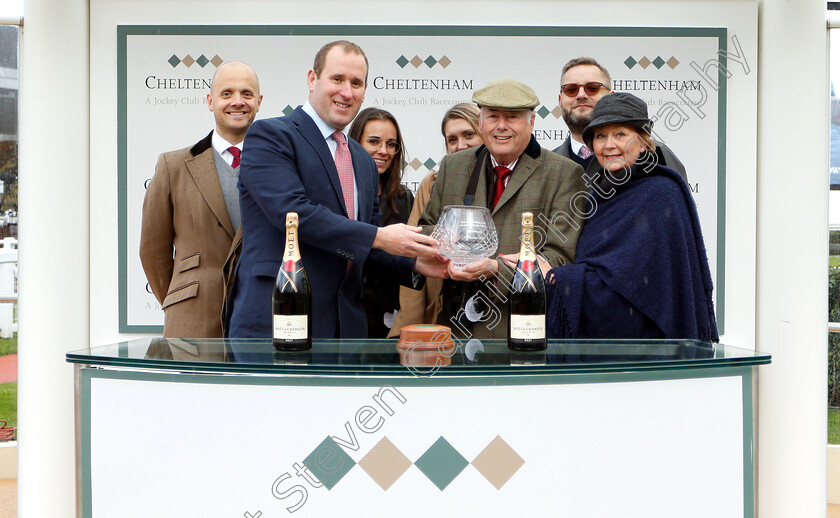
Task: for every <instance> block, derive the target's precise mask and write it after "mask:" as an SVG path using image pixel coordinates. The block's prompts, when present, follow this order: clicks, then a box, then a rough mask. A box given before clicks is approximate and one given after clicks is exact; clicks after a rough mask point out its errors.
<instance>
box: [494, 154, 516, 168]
mask: <svg viewBox="0 0 840 518" xmlns="http://www.w3.org/2000/svg"><path fill="white" fill-rule="evenodd" d="M517 162H519V157H516V160H514V161H513V162H511V163H509V164H500V163H499V162H498V160H496V157H494V156H493V155H490V164H491V165H492V166H493V168H494V169H495V168H496V167H499V166H500V165H503V166H505V167H507V168H508V169H509V170H511V171H513V168H514V167H516V163H517Z"/></svg>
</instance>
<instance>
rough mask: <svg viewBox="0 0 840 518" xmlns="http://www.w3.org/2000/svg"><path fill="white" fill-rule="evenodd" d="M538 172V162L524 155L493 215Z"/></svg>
mask: <svg viewBox="0 0 840 518" xmlns="http://www.w3.org/2000/svg"><path fill="white" fill-rule="evenodd" d="M536 170H537V161H536V160H534V159H533V158H531V156H530V155H529V154H528V153H522V155H520V157H519V162H517V163H516V167H515V168H514V169H513V174H511V175H510V180H508V184H507V187H505V192H503V193H502V197H501V198H499V203H497V204H496V208H495V209H493V214H495V213H496V212H498V211H499V210H501V208H502V207H504V205H505V203H507V201H508V200H510V199H511V198H514V197H515V196H516V194H517V193H518V192H519V190H520V189H522V186H524V185H525V182H526V181H528V178H530V177H531V175H532V174H534V171H536ZM477 198H478V197H476V199H477ZM485 206H486V205H485Z"/></svg>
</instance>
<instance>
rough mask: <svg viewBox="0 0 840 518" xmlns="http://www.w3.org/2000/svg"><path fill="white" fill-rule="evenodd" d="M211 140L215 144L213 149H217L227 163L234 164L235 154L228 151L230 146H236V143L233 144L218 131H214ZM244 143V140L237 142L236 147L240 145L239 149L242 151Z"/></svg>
mask: <svg viewBox="0 0 840 518" xmlns="http://www.w3.org/2000/svg"><path fill="white" fill-rule="evenodd" d="M210 140H211V143H212V145H213V149H215V150H216V153H218V154H219V156H221V157H222V159H223V160H224V161H225V162H226V163H227V165H232V164H233V154H232V153H231V152H230V151H228V148H229V147H231V146H234V144H231V143H230V142H228V141H227V140H225V139H224V138H222V137H221V136H220V135H219V133H218V132H216V131H213V136H212V137H211V139H210ZM242 144H244V141H243V142H240V143H239V144H236V145H235V146H234V147H238V148H239V151H242Z"/></svg>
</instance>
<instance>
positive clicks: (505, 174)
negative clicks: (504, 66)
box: [419, 79, 587, 338]
mask: <svg viewBox="0 0 840 518" xmlns="http://www.w3.org/2000/svg"><path fill="white" fill-rule="evenodd" d="M472 100H473V102H474V103H476V104H477V105H478V106H479V108H480V109H481V115H480V118H479V131H480V132H481V136H482V138H483V139H484V145H483V146H481V147H478V148H473V149H466V150H463V151H459V152H457V153H454V154H451V155H447V156H446V157H444V159H443V161H442V162H441V163H440V171H439V172H438V177H437V180H435V184H434V188H433V189H432V194H431V198H430V199H429V202H428V204H427V205H426V210H425V211H424V213H423V215H422V216H421V218H420V223H419V224H420V225H421V226H423V231H424V232H426V233H430V232H432V230H433V229H434V225H435V224H436V223H437V221H438V217H439V216H440V213H441V210H442V209H443V208H444V207H446V206H447V205H474V206H481V207H487V208H488V209H489V210H490V212H491V214H492V217H493V223H494V224H495V226H496V231H497V233H498V238H499V248H498V250H497V252H498V253H500V254H514V253H517V252H519V247H520V241H519V236H520V231H521V220H522V213H523V212H531V213H533V215H534V227H535V231H534V232H535V238H534V240H535V245H536V247H537V249H538V252H539V253H541V254H542V255H544V256H545V257H546V259H548V261H549V263H551V265H552V266H559V265H562V264H567V263H570V262H572V261H574V258H575V247H576V245H577V240H578V235H579V234H580V230H581V227H582V224H583V216H585V215H586V210H587V207H586V206H585V202H584V201H583V199H582V196H583V195H581V198H580V199H578V198H576V197H574V195H575V194H576V193H579V192H580V193H585V192H586V185H585V184H584V182H583V178H582V176H583V169H582V168H581V167H580V166H579V165H577V164H576V163H575V162H573V161H572V160H570V159H568V158H564V157H561V156H560V155H557V154H555V153H552V152H550V151H549V150H547V149H543V148H542V147H540V145H539V143H537V140H536V138H534V136H533V131H534V118H535V114H534V108H536V107H537V106H539V99H537V96H536V94H535V93H534V90H533V89H532V88H531V87H529V86H528V85H526V84H523V83H520V82H518V81H514V80H512V79H502V80H498V81H493V82H491V83H490V84H488V85H487V86H486V87H484V88H482V89H480V90H477V91H476V92H475V93H474V94H473V98H472ZM575 200H578V201H577V203H576V204H575V205H571V203H572V202H574V201H575ZM511 274H512V272H511V270H510V268H508V267H506V266H504V265H503V261H501V260H498V259H496V256H495V255H494V256H493V257H489V258H487V259H482V260H479V261H476V262H474V263H472V264H469V265H467V266H465V267H464V268H463V269H462V270H457V269H455V268H454V266H452V265H450V269H449V275H450V278H451V280H448V281H445V284H444V289H443V290H442V297H443V299H442V301H441V302H442V304H443V310H442V311H441V313H440V316H439V318H438V322H439V323H441V324H443V325H448V326H450V327H452V328H453V332H455V333H456V334H457V335H459V336H464V337H471V336H475V337H478V338H502V337H505V336H506V334H507V304H506V302H505V301H506V298H507V294H508V286H509V283H510V278H511ZM453 318H454V320H453Z"/></svg>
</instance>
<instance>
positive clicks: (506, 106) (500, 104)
mask: <svg viewBox="0 0 840 518" xmlns="http://www.w3.org/2000/svg"><path fill="white" fill-rule="evenodd" d="M472 101H473V102H474V103H475V104H477V105H479V106H481V107H486V108H494V109H496V110H533V109H534V108H536V107H537V106H539V105H540V100H539V99H538V98H537V94H536V93H535V92H534V89H533V88H531V87H530V86H528V85H526V84H525V83H520V82H519V81H515V80H513V79H499V80H496V81H491V82H490V83H488V84H487V86H485V87H484V88H481V89H480V90H476V91H475V92H473V96H472Z"/></svg>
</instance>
